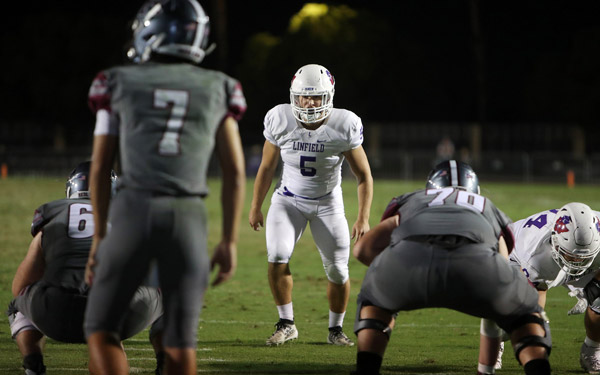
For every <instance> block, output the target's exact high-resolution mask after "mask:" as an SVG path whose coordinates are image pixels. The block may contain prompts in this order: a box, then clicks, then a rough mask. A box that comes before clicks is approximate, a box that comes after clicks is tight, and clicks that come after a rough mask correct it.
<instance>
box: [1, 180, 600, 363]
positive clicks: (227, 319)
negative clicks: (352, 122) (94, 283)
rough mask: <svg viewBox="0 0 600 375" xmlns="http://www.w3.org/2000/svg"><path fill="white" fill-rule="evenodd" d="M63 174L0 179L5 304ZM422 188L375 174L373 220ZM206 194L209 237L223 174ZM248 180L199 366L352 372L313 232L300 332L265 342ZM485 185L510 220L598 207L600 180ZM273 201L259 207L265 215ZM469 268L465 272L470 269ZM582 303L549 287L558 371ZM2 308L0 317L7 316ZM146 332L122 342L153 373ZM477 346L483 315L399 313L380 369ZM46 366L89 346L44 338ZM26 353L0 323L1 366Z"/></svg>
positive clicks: (577, 338)
mask: <svg viewBox="0 0 600 375" xmlns="http://www.w3.org/2000/svg"><path fill="white" fill-rule="evenodd" d="M64 182H65V179H64V178H33V177H28V178H25V177H23V178H9V179H5V180H0V256H1V259H2V261H1V262H0V307H1V308H2V309H3V310H4V309H5V307H6V306H7V304H8V302H9V301H10V298H11V294H10V285H11V282H12V277H13V275H14V272H15V270H16V268H17V266H18V264H19V262H20V261H21V259H22V258H23V256H24V254H25V252H26V251H27V248H28V245H29V242H30V240H31V237H30V234H29V226H30V224H31V219H32V215H33V211H34V209H35V208H37V207H38V206H39V205H40V204H43V203H45V202H47V201H50V200H53V199H59V198H62V197H63V192H64ZM421 186H423V182H418V183H415V182H405V181H391V180H385V181H383V180H376V181H375V197H374V200H373V207H372V211H371V226H373V225H375V224H376V223H377V222H378V220H379V217H380V215H381V213H382V212H383V209H384V208H385V206H386V204H387V203H388V201H389V200H390V198H392V197H393V196H395V195H399V194H402V193H405V192H408V191H412V190H414V189H416V188H419V187H421ZM343 188H344V195H345V202H346V213H347V217H348V221H349V224H350V225H352V223H353V220H354V219H355V215H356V211H357V208H356V188H355V184H354V181H353V180H352V179H351V178H346V181H345V182H344V184H343ZM211 190H212V192H213V193H212V195H211V199H207V202H208V207H209V214H210V218H211V223H210V227H211V232H210V239H209V242H210V245H211V247H212V246H214V245H216V243H217V241H218V240H219V237H220V229H219V226H220V221H221V217H220V207H219V199H218V195H219V182H218V181H217V180H211ZM251 192H252V181H251V180H249V181H248V185H247V197H248V198H247V200H246V209H245V211H244V215H243V218H242V230H241V233H240V243H239V248H238V251H239V268H238V272H237V274H236V276H235V278H234V279H233V280H231V281H230V282H228V283H227V284H225V285H222V286H219V287H217V288H213V289H210V290H209V291H208V292H207V293H206V298H205V302H204V309H203V312H202V316H201V322H200V324H199V327H198V365H199V367H198V368H199V373H207V374H210V373H215V374H348V373H349V371H350V370H352V369H353V368H354V361H355V357H356V349H355V348H341V347H333V346H331V345H327V344H326V338H327V319H328V318H327V317H328V307H327V300H326V296H325V287H326V278H325V275H324V272H323V269H322V265H321V261H320V257H319V255H318V252H317V250H316V248H315V246H314V244H313V242H312V237H311V234H310V231H307V233H306V234H305V235H304V237H303V238H302V239H301V240H300V242H299V244H298V246H297V248H296V251H295V253H294V256H293V258H292V261H291V269H292V273H293V275H294V287H295V288H294V291H295V292H294V299H293V301H294V310H295V319H296V325H297V327H298V330H299V335H300V336H299V339H298V340H296V341H295V342H293V343H291V344H286V345H283V346H280V347H266V346H265V345H264V343H265V339H266V338H267V337H269V336H270V334H271V333H272V331H273V325H274V323H275V322H276V321H277V311H276V309H275V306H274V303H273V301H272V298H271V294H270V291H269V286H268V283H267V277H266V275H267V267H266V266H267V264H266V250H265V238H264V230H263V231H261V232H258V233H255V232H254V231H252V230H251V228H250V227H249V225H248V224H247V213H248V208H249V205H250V200H251ZM482 193H483V194H484V195H486V196H488V197H489V198H491V199H492V201H493V202H494V203H495V204H496V205H497V206H498V207H499V208H500V209H502V210H503V211H504V212H506V213H507V214H508V215H509V216H510V217H511V218H512V219H513V220H517V219H520V218H523V217H525V216H528V215H530V214H533V213H536V212H538V211H542V210H545V209H549V208H558V207H560V206H561V205H562V204H564V203H566V202H569V201H581V202H585V203H587V204H588V205H590V206H591V207H593V208H595V209H598V208H600V194H598V186H576V187H575V188H573V189H568V188H567V187H566V186H559V185H524V184H501V183H493V184H491V183H490V184H485V183H484V184H483V191H482ZM267 208H268V200H267V202H266V204H265V206H264V207H263V213H265V214H266V210H267ZM365 269H366V268H365V267H364V266H363V265H362V264H360V263H359V262H358V261H356V260H354V259H351V263H350V276H351V283H352V293H351V297H350V304H349V305H348V311H347V315H346V320H345V327H346V331H347V332H348V334H349V336H350V337H351V338H354V337H355V336H354V335H353V334H352V333H351V330H352V329H351V327H352V325H353V319H354V314H355V311H356V305H355V300H356V295H357V293H358V290H359V287H360V284H361V280H362V277H363V275H364V273H365ZM465 272H468V270H465ZM575 302H576V300H575V299H574V298H571V297H569V296H568V295H567V292H566V290H564V289H562V288H560V289H556V290H555V289H553V290H551V291H550V292H549V299H548V304H547V309H546V310H547V312H548V315H549V317H550V319H551V327H552V336H553V341H554V348H553V351H552V356H551V358H550V359H551V363H552V367H553V372H554V373H555V374H579V373H582V370H581V369H580V368H579V360H578V358H579V348H580V345H581V342H582V341H583V338H584V337H585V333H584V330H583V316H582V315H579V316H571V317H567V315H566V312H567V310H568V309H569V308H570V307H571V306H572V305H573V304H574V303H575ZM3 316H4V315H3ZM147 337H148V335H147V332H143V333H141V334H139V335H137V336H136V337H134V338H133V339H130V340H127V341H126V342H125V343H124V344H125V348H126V351H127V355H128V358H129V361H130V366H131V368H132V373H140V374H153V373H154V372H153V371H154V366H155V361H154V355H153V352H152V349H151V346H150V345H149V343H148V339H147ZM478 344H479V320H478V319H476V318H473V317H470V316H466V315H462V314H459V313H455V312H453V311H449V310H445V309H426V310H419V311H414V312H405V313H401V314H400V315H399V317H398V321H397V325H396V328H395V329H394V333H393V335H392V339H391V341H390V344H389V346H388V350H387V353H386V356H385V359H384V362H383V369H382V370H383V373H384V374H474V373H476V366H477V355H478ZM45 362H46V365H47V366H48V374H49V375H56V374H73V375H76V374H87V350H86V347H85V346H84V345H68V344H62V343H59V342H55V341H52V340H48V342H47V344H46V348H45ZM21 373H22V370H21V358H20V355H19V352H18V350H17V348H16V345H15V344H14V342H13V341H12V340H11V338H10V331H9V327H8V320H7V319H6V317H4V318H2V323H1V324H0V374H11V375H12V374H21ZM497 373H498V374H520V373H522V369H521V368H520V367H519V366H518V364H517V362H516V360H515V359H514V356H513V355H512V352H511V351H510V350H507V352H506V353H505V355H504V368H503V369H502V370H499V371H498V372H497Z"/></svg>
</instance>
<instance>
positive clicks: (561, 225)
mask: <svg viewBox="0 0 600 375" xmlns="http://www.w3.org/2000/svg"><path fill="white" fill-rule="evenodd" d="M570 222H571V217H570V216H567V215H565V216H561V217H560V218H559V219H558V220H556V224H554V231H555V232H556V233H564V232H568V231H569V228H567V224H569V223H570Z"/></svg>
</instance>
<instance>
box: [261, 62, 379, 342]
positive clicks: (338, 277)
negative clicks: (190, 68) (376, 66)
mask: <svg viewBox="0 0 600 375" xmlns="http://www.w3.org/2000/svg"><path fill="white" fill-rule="evenodd" d="M334 85H335V81H334V78H333V75H332V74H331V72H329V70H327V69H326V68H325V67H323V66H321V65H317V64H309V65H305V66H303V67H301V68H300V69H298V71H297V72H296V74H294V76H293V78H292V83H291V87H290V102H291V103H289V104H280V105H277V106H275V107H274V108H272V109H271V110H270V111H269V112H267V114H266V116H265V120H264V132H263V135H264V136H265V138H266V141H265V143H264V146H263V152H262V161H261V164H260V167H259V169H258V173H257V176H256V180H255V183H254V195H253V198H252V204H251V207H250V214H249V222H250V226H251V227H252V228H253V229H254V230H259V227H261V226H263V221H264V218H263V214H262V211H261V210H262V208H261V207H262V204H263V201H264V200H265V196H266V195H267V192H268V191H269V188H270V186H271V182H272V181H273V175H274V173H275V170H276V168H277V164H278V161H279V158H280V157H281V158H282V160H283V172H282V176H281V180H280V182H279V183H278V185H277V187H276V188H275V191H274V193H273V196H272V198H271V205H270V207H269V211H268V214H267V219H266V242H267V260H268V278H269V285H270V287H271V292H272V294H273V298H274V300H275V304H276V306H277V311H278V313H279V321H278V322H277V323H276V324H275V332H274V333H273V335H272V336H271V337H270V338H269V339H268V340H267V342H266V343H267V345H280V344H283V343H284V342H286V341H288V340H293V339H296V338H297V337H298V330H297V329H296V325H295V324H294V310H293V305H292V285H293V281H292V274H291V271H290V267H289V262H290V259H291V257H292V254H293V252H294V247H295V245H296V242H297V241H298V240H299V239H300V237H301V236H302V234H303V233H304V230H305V228H306V225H307V223H309V224H310V229H311V232H312V235H313V238H314V241H315V243H316V245H317V248H318V250H319V253H320V254H321V259H322V261H323V267H324V269H325V274H326V275H327V279H328V285H327V298H328V300H329V333H328V336H327V342H328V343H330V344H334V345H342V346H352V345H354V343H353V342H352V341H351V340H350V339H349V338H348V337H347V336H346V335H345V334H344V332H343V330H342V326H343V321H344V315H345V313H346V306H347V305H348V298H349V294H350V281H349V277H348V260H349V258H350V238H351V237H350V232H349V230H348V222H347V220H346V217H345V213H344V201H343V197H342V188H341V185H340V183H341V180H342V173H341V168H342V163H343V162H344V159H346V160H348V164H349V165H350V169H351V170H352V172H353V173H354V175H355V176H356V179H357V183H358V217H357V219H356V222H355V223H354V225H353V226H352V238H355V239H359V238H360V237H362V236H363V234H364V233H365V232H367V231H368V230H369V213H370V208H371V201H372V197H373V178H372V177H371V169H370V166H369V162H368V160H367V156H366V154H365V151H364V149H363V147H362V143H363V125H362V122H361V119H360V118H359V117H358V116H357V115H355V114H354V113H353V112H351V111H348V110H345V109H338V108H333V95H334Z"/></svg>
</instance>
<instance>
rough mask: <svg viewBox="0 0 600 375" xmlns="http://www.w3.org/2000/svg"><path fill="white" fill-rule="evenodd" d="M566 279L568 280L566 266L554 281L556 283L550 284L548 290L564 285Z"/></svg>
mask: <svg viewBox="0 0 600 375" xmlns="http://www.w3.org/2000/svg"><path fill="white" fill-rule="evenodd" d="M566 278H567V267H566V266H565V267H563V268H561V270H560V271H559V272H558V275H556V279H554V281H552V282H551V283H550V284H548V289H550V288H554V287H555V286H558V285H560V284H562V282H563V281H565V279H566Z"/></svg>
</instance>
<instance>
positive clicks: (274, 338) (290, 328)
mask: <svg viewBox="0 0 600 375" xmlns="http://www.w3.org/2000/svg"><path fill="white" fill-rule="evenodd" d="M297 338H298V330H297V329H296V325H295V324H294V323H291V324H290V323H286V322H285V321H283V320H279V321H278V322H277V323H275V332H273V334H272V335H271V337H269V338H268V339H267V345H268V346H271V345H281V344H283V343H285V342H286V341H290V340H295V339H297Z"/></svg>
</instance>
